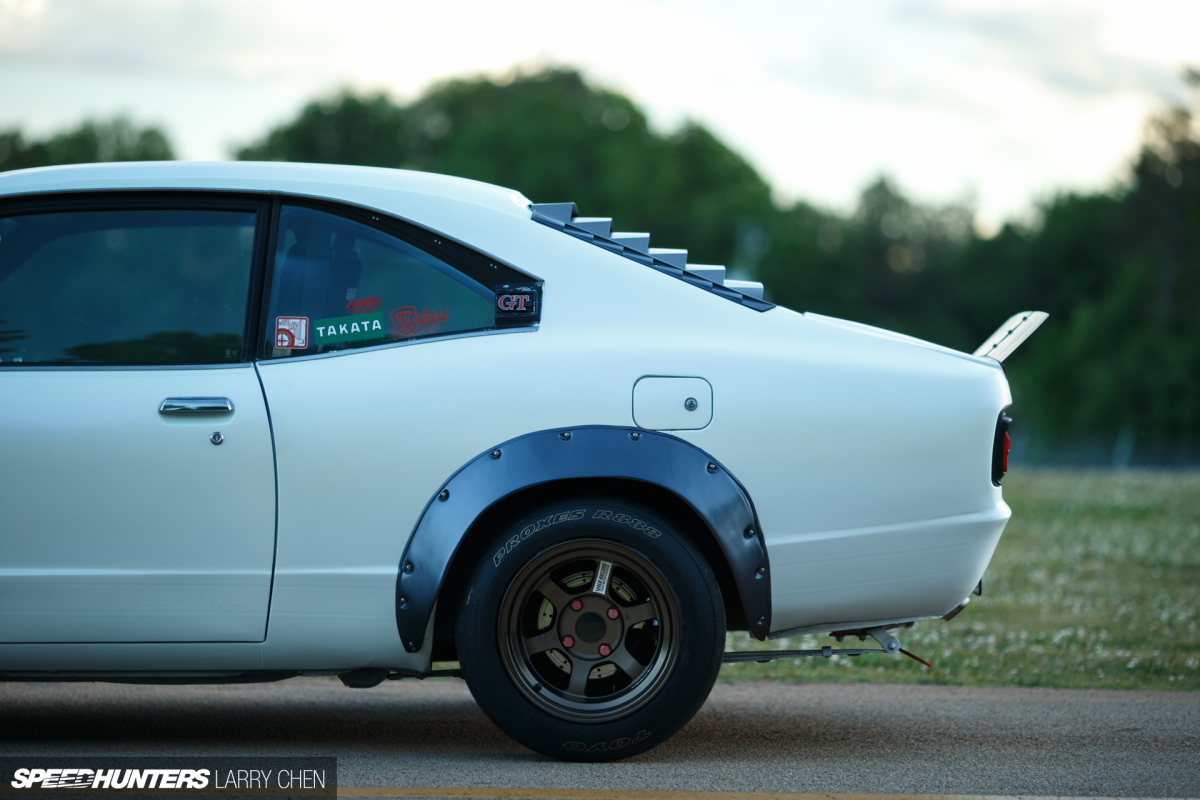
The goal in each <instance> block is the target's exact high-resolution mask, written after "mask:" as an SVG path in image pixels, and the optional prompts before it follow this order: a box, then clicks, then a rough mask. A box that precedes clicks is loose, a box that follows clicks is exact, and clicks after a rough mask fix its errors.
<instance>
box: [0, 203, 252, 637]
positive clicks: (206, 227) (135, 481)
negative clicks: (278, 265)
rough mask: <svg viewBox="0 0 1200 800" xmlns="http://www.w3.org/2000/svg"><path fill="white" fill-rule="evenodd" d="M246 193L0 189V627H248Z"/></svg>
mask: <svg viewBox="0 0 1200 800" xmlns="http://www.w3.org/2000/svg"><path fill="white" fill-rule="evenodd" d="M267 207H268V206H267V204H265V203H263V202H261V201H259V200H256V199H254V198H252V197H241V198H238V197H232V196H231V197H217V196H212V195H209V196H199V197H191V198H188V197H182V196H179V195H170V196H158V197H149V196H145V197H138V196H135V195H130V194H128V193H124V194H115V195H103V194H100V195H97V194H91V195H86V196H78V197H75V198H63V199H53V198H52V199H49V200H46V199H41V200H38V201H36V202H33V201H20V200H17V201H12V200H10V201H8V202H7V203H5V204H4V205H2V206H0V398H2V399H0V404H2V406H3V413H2V414H0V515H2V517H0V642H185V641H190V642H199V641H261V640H262V639H263V638H264V636H265V628H266V621H267V610H268V608H267V607H268V602H269V598H270V587H271V572H272V565H273V558H274V543H275V472H274V455H273V448H272V441H271V431H270V425H269V422H268V417H267V412H266V406H265V402H264V399H263V394H262V390H261V386H260V384H259V381H258V377H257V373H256V370H255V367H254V365H253V362H252V360H251V358H250V357H249V356H250V353H249V351H248V348H247V347H245V346H244V344H245V341H246V338H247V337H246V330H247V329H248V327H249V326H250V325H251V324H252V321H248V320H247V309H248V308H251V307H254V306H255V305H257V304H256V303H252V302H251V300H252V298H253V296H254V295H255V294H257V293H256V291H255V290H254V284H255V281H256V280H257V275H258V274H259V273H258V270H257V269H256V264H258V263H260V262H261V255H260V253H261V252H262V251H264V250H265V246H264V245H263V244H262V241H263V237H264V229H265V227H266V226H265V222H264V220H265V219H266V218H267V216H268V215H267V214H266V213H265V210H266V208H267Z"/></svg>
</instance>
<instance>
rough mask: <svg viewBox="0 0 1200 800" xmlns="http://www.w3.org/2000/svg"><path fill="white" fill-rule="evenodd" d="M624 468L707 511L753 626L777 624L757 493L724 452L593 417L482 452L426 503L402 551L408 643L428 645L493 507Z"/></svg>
mask: <svg viewBox="0 0 1200 800" xmlns="http://www.w3.org/2000/svg"><path fill="white" fill-rule="evenodd" d="M580 478H624V479H630V480H635V481H642V482H645V483H650V484H655V485H657V486H659V487H662V488H663V489H666V490H667V491H669V492H672V493H673V494H675V495H676V496H677V497H679V498H680V499H681V500H682V501H683V502H685V503H687V504H688V505H689V506H691V508H692V509H693V510H694V511H695V512H696V513H697V514H698V515H699V516H700V518H701V519H703V520H704V521H705V523H706V524H707V525H708V527H709V529H710V530H711V532H712V534H713V535H714V537H715V538H716V540H717V543H718V544H719V545H720V548H721V552H722V553H723V554H724V556H725V559H726V560H727V562H728V565H729V568H730V571H731V572H732V574H733V578H734V581H735V582H736V584H737V588H738V594H739V596H740V599H741V602H742V608H743V609H744V610H745V612H746V620H747V624H748V626H749V628H750V633H751V634H752V635H753V636H755V637H756V638H758V639H764V638H766V635H767V632H768V631H769V630H770V629H771V575H770V569H769V567H768V563H767V549H766V545H765V544H764V541H763V534H762V529H761V528H760V527H759V524H758V517H757V515H756V514H755V511H754V504H753V503H752V502H751V501H750V496H749V494H748V493H747V492H746V490H745V488H743V486H742V485H741V483H739V482H738V480H737V479H736V478H735V477H734V476H733V475H732V474H730V472H729V471H728V470H726V469H725V468H724V467H723V466H721V464H720V462H718V461H717V460H716V459H714V458H712V457H711V456H709V455H708V454H707V453H705V452H704V451H703V450H701V449H700V448H698V447H696V446H695V445H693V444H691V443H689V442H685V441H684V440H682V439H679V438H677V437H675V436H671V435H669V434H665V433H655V432H653V431H645V430H638V429H636V428H622V427H610V426H587V427H579V428H569V429H568V428H562V429H555V430H547V431H539V432H537V433H530V434H526V435H524V436H519V437H517V438H515V439H511V440H509V441H507V442H505V443H504V444H501V445H498V446H496V447H494V448H492V449H491V450H488V451H486V452H484V453H481V454H480V455H478V456H476V457H475V458H474V459H472V460H471V461H469V462H467V464H465V465H464V466H463V467H462V468H460V469H459V470H458V471H457V472H455V473H454V475H452V476H451V477H450V479H449V480H447V481H446V482H445V483H444V484H442V486H441V488H440V489H438V492H437V493H436V494H435V495H434V496H433V498H432V499H431V500H430V501H429V503H428V505H426V506H425V510H424V511H423V512H422V514H421V517H420V519H418V520H417V524H416V527H415V528H413V532H412V536H410V537H409V540H408V545H407V546H406V547H405V550H404V556H403V558H402V559H401V560H400V566H399V571H398V577H397V580H396V628H397V630H398V631H399V633H400V641H401V642H402V643H403V644H404V649H405V650H407V651H408V652H410V653H415V652H417V651H418V650H420V649H421V646H422V644H423V643H424V639H425V632H426V630H427V629H428V625H429V619H430V615H431V614H432V613H433V607H434V603H435V602H436V601H437V597H438V593H439V592H440V591H441V588H442V584H443V582H444V581H445V577H446V569H447V567H448V566H449V565H450V562H451V560H452V559H453V558H454V555H455V553H456V552H457V551H458V548H459V545H460V544H461V543H462V540H463V537H464V536H465V535H466V533H467V531H468V530H469V529H470V528H471V526H472V525H473V524H474V522H475V520H476V519H478V518H479V516H480V515H481V514H483V513H484V512H485V511H486V510H487V509H488V508H490V507H491V506H492V505H494V504H495V503H496V502H498V501H500V500H502V499H504V498H505V497H508V496H510V495H512V494H513V493H515V492H518V491H520V490H522V489H525V488H528V487H531V486H536V485H538V484H542V483H547V482H550V481H557V480H565V479H580Z"/></svg>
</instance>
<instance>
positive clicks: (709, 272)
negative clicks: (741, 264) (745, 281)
mask: <svg viewBox="0 0 1200 800" xmlns="http://www.w3.org/2000/svg"><path fill="white" fill-rule="evenodd" d="M684 269H686V270H687V271H688V272H690V273H692V274H693V275H699V276H700V277H701V278H704V279H705V280H709V281H712V282H713V283H724V282H725V268H724V267H722V266H720V265H718V264H688V265H686V266H685V267H684Z"/></svg>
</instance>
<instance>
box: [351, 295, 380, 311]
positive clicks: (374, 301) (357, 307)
mask: <svg viewBox="0 0 1200 800" xmlns="http://www.w3.org/2000/svg"><path fill="white" fill-rule="evenodd" d="M382 305H383V300H382V299H381V298H378V297H364V298H362V299H361V300H355V299H354V298H350V299H348V300H347V301H346V313H347V314H377V313H379V310H380V307H381V306H382Z"/></svg>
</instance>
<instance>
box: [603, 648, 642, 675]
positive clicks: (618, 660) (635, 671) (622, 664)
mask: <svg viewBox="0 0 1200 800" xmlns="http://www.w3.org/2000/svg"><path fill="white" fill-rule="evenodd" d="M609 661H611V662H612V663H614V664H616V665H617V666H618V667H619V668H620V669H621V671H622V672H624V673H625V674H626V675H628V676H629V680H631V681H636V680H637V679H638V676H639V675H641V674H642V673H643V672H645V671H646V668H645V667H644V666H643V665H642V662H640V661H638V660H637V659H636V658H634V657H633V655H632V654H631V653H630V652H629V651H628V650H626V649H625V648H624V647H621V648H618V649H616V650H614V651H613V654H612V656H611V657H610V658H609Z"/></svg>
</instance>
